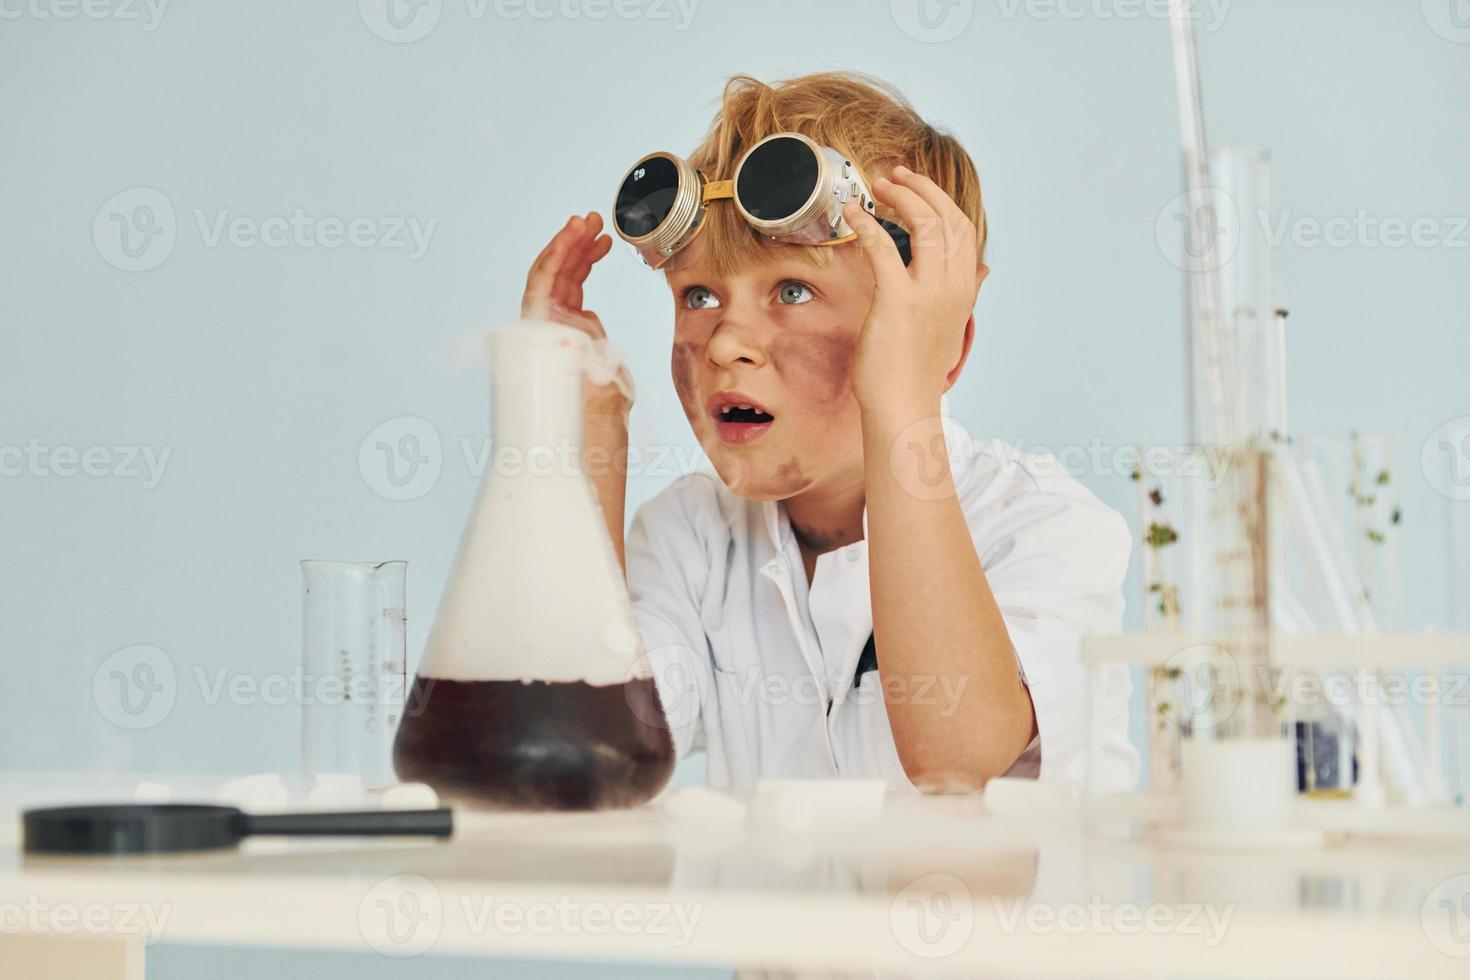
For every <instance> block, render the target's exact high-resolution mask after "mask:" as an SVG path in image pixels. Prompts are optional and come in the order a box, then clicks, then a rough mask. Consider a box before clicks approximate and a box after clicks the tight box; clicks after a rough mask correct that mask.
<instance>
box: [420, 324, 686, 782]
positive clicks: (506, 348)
mask: <svg viewBox="0 0 1470 980" xmlns="http://www.w3.org/2000/svg"><path fill="white" fill-rule="evenodd" d="M588 342H589V339H588V337H587V335H586V334H584V333H582V332H580V331H578V330H574V329H571V328H568V327H563V326H557V325H552V324H522V325H520V326H516V327H510V328H505V329H501V330H496V331H493V332H492V333H491V334H490V351H491V371H492V388H493V396H492V409H491V422H492V430H493V440H492V452H491V466H490V468H489V469H488V470H487V472H486V474H485V477H484V480H483V481H482V483H481V486H480V492H479V496H478V498H477V500H476V503H475V507H474V511H473V512H472V513H471V514H470V518H469V522H468V524H467V526H466V528H465V531H464V535H463V537H462V538H461V540H460V546H459V554H458V556H457V558H456V560H455V564H454V569H453V571H452V572H451V573H450V577H449V580H448V582H447V583H446V585H445V588H444V595H443V598H442V599H441V600H440V605H439V612H438V615H437V616H436V617H435V620H434V626H433V629H432V630H431V631H430V634H429V639H428V644H427V648H426V650H425V651H424V657H423V660H422V662H421V663H420V664H419V668H418V673H417V676H416V677H415V679H414V684H413V688H412V691H411V695H410V696H411V699H412V703H413V705H414V708H413V710H412V711H410V712H408V713H407V714H406V715H405V717H404V720H403V724H402V725H401V726H400V728H399V731H398V737H397V741H396V743H395V747H394V762H395V764H396V766H397V769H398V774H399V776H400V777H402V778H403V779H404V780H409V781H418V782H425V783H428V784H429V785H430V786H432V787H434V789H435V790H436V791H437V792H438V793H439V796H440V798H441V799H448V800H454V801H456V802H459V803H462V804H466V805H470V806H477V807H484V808H491V809H532V810H538V809H568V810H571V809H598V808H602V807H617V806H632V805H635V804H638V803H642V802H644V801H645V800H647V799H649V798H650V797H652V796H653V794H654V793H656V792H658V791H659V790H660V789H662V788H663V786H664V785H665V784H666V783H667V782H668V780H669V777H670V775H672V773H673V768H674V749H673V742H672V739H671V737H670V734H669V730H668V725H667V724H666V723H665V722H664V716H663V712H662V709H661V707H660V705H659V701H658V694H657V691H656V689H655V687H654V681H653V678H652V676H651V675H650V674H649V671H648V668H647V666H646V658H644V657H643V656H642V653H643V650H642V646H643V645H642V641H641V640H640V638H639V634H638V629H637V626H636V624H635V622H634V620H633V612H632V607H631V604H630V603H629V600H628V592H627V586H626V583H625V582H624V580H623V576H622V571H621V569H620V568H619V566H618V561H617V558H616V556H615V554H614V553H613V549H612V544H611V542H610V540H609V538H608V534H607V525H606V524H605V523H604V518H603V514H602V510H601V508H600V507H599V506H598V503H597V499H596V496H595V494H594V492H593V489H592V485H591V484H590V483H589V482H588V480H587V478H586V476H585V474H584V473H583V471H582V461H581V438H582V411H583V409H582V404H583V401H582V391H583V378H584V360H585V358H586V355H587V344H588Z"/></svg>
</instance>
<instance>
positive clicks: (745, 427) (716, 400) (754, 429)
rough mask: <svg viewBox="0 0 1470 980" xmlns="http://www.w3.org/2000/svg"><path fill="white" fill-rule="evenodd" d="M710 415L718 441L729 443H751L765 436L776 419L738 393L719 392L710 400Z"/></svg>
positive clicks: (762, 407) (760, 406)
mask: <svg viewBox="0 0 1470 980" xmlns="http://www.w3.org/2000/svg"><path fill="white" fill-rule="evenodd" d="M710 415H711V416H713V418H714V420H715V430H716V431H717V432H718V433H719V435H720V439H721V440H723V441H725V442H730V443H746V442H753V441H754V440H756V439H759V438H760V437H761V436H763V435H765V434H766V432H767V431H768V430H769V429H770V427H771V423H772V422H774V421H776V417H775V416H774V415H772V414H771V413H770V412H768V411H766V409H765V407H764V406H762V405H760V404H759V403H757V402H755V401H753V400H752V399H749V398H747V397H745V396H744V395H741V394H740V393H739V392H719V393H718V394H716V395H715V397H713V398H711V399H710Z"/></svg>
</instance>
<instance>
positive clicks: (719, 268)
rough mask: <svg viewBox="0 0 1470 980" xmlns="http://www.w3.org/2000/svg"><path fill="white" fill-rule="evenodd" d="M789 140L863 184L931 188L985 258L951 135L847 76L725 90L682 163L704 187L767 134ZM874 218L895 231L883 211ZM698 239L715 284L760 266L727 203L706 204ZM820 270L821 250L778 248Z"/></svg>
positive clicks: (758, 243)
mask: <svg viewBox="0 0 1470 980" xmlns="http://www.w3.org/2000/svg"><path fill="white" fill-rule="evenodd" d="M781 132H795V133H801V134H802V135H803V136H807V137H809V138H811V139H813V140H815V141H816V142H817V143H820V144H821V145H823V146H830V147H831V148H832V149H834V150H836V151H837V152H839V153H841V154H842V155H843V156H845V157H847V158H848V159H850V160H852V161H854V162H855V163H857V165H858V169H859V170H860V171H861V172H862V174H863V176H864V177H866V178H867V179H868V180H869V181H872V180H875V179H877V178H878V177H880V176H883V177H886V176H887V175H888V174H889V173H890V171H892V169H893V168H894V167H895V166H898V165H900V164H902V165H903V166H906V167H908V168H909V169H910V170H912V171H914V172H915V173H919V174H923V175H924V176H926V177H928V178H930V179H931V180H933V181H934V182H935V183H936V184H938V185H939V186H940V187H941V188H943V189H944V191H945V192H946V193H948V194H949V196H950V197H952V198H953V199H954V201H955V203H956V204H958V205H959V207H960V210H962V211H964V212H965V214H966V215H968V216H969V218H970V220H971V221H972V222H974V225H975V233H976V249H977V254H978V255H979V256H980V257H981V258H982V259H983V258H984V257H985V237H986V226H985V205H984V201H983V200H982V198H981V195H980V177H979V175H978V174H977V173H976V172H975V164H974V162H973V161H972V160H971V159H970V155H969V154H968V153H966V152H965V149H964V147H962V146H960V143H959V140H957V139H955V138H954V137H953V136H952V135H950V134H949V133H946V132H942V131H941V130H938V129H936V128H935V127H933V126H931V125H929V124H928V123H927V122H925V121H924V120H923V118H921V117H920V116H919V114H918V113H917V112H915V111H914V108H913V106H911V105H909V102H908V100H907V99H906V98H904V96H903V94H902V93H901V92H899V91H898V89H896V88H894V87H893V86H891V85H889V84H887V83H886V82H882V81H879V80H878V79H876V78H871V77H869V76H866V75H861V74H858V73H856V72H821V73H818V74H814V75H801V76H798V77H796V78H790V79H786V80H784V81H778V82H776V83H775V84H774V85H767V84H766V83H765V82H762V81H760V80H759V79H756V78H753V77H752V76H750V75H735V76H733V77H732V78H731V79H730V80H729V81H728V82H726V83H725V90H724V94H723V96H722V98H721V105H720V111H719V112H718V113H717V114H716V115H715V119H714V122H713V123H712V124H711V126H710V129H709V132H708V133H707V134H706V135H705V138H704V140H703V142H701V143H700V144H699V147H698V148H697V149H695V151H694V152H693V153H692V154H690V156H689V163H690V164H691V165H692V166H693V167H694V168H695V169H696V170H699V171H702V172H703V173H704V175H705V177H707V178H708V179H710V180H728V179H730V178H731V177H733V176H734V175H735V173H734V172H735V164H736V163H737V162H738V161H739V160H740V156H741V154H743V153H744V152H745V150H746V149H747V148H748V147H750V146H753V145H754V144H755V143H757V142H759V141H760V140H761V139H764V138H765V137H767V136H769V135H771V134H772V133H781ZM877 215H878V217H879V218H887V219H889V220H892V221H898V223H899V224H903V222H902V221H901V220H900V219H899V217H898V215H897V214H895V213H893V211H892V210H891V209H890V208H888V207H886V206H885V205H883V204H881V203H880V204H878V208H877ZM704 221H705V226H704V227H703V228H701V229H700V232H699V236H700V237H701V238H704V239H705V240H706V244H705V248H706V254H707V255H708V256H709V258H710V260H711V261H712V262H713V263H714V268H715V270H716V272H717V273H718V274H720V275H731V274H734V273H738V272H742V271H744V270H746V269H747V268H750V267H752V266H755V265H758V264H759V263H762V262H764V261H768V260H769V258H770V257H771V256H770V253H769V252H768V251H767V250H766V248H765V247H764V245H763V244H762V239H761V238H760V236H759V235H758V234H757V233H756V231H755V230H754V229H753V228H751V227H750V226H749V225H747V224H746V223H745V222H744V221H742V220H741V218H740V215H739V213H738V212H737V211H736V210H735V207H734V205H733V204H732V203H731V202H729V201H721V202H718V203H715V204H712V205H711V206H710V207H709V208H708V210H707V212H706V214H705V218H704ZM776 247H778V248H781V249H790V250H792V251H793V252H798V253H801V254H802V255H803V257H804V258H805V259H806V260H807V261H809V262H811V263H813V264H814V265H819V266H825V265H827V264H828V263H829V262H830V261H831V260H832V256H831V254H830V251H829V250H828V249H826V248H821V247H818V246H814V245H779V246H776Z"/></svg>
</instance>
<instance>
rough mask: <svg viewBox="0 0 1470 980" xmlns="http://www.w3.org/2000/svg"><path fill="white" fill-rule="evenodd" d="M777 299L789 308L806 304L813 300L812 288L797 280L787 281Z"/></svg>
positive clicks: (782, 285)
mask: <svg viewBox="0 0 1470 980" xmlns="http://www.w3.org/2000/svg"><path fill="white" fill-rule="evenodd" d="M777 297H778V299H779V301H780V302H781V303H784V304H785V305H787V306H795V305H797V304H799V303H806V302H809V301H810V300H811V298H812V287H810V286H808V285H807V284H806V283H804V282H800V281H799V280H796V279H787V280H786V281H785V282H783V283H782V284H781V289H780V291H779V292H778V293H777Z"/></svg>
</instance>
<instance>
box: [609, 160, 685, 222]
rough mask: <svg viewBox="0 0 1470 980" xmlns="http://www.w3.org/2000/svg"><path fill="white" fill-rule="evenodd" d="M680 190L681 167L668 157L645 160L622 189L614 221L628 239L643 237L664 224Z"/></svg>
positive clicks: (633, 171)
mask: <svg viewBox="0 0 1470 980" xmlns="http://www.w3.org/2000/svg"><path fill="white" fill-rule="evenodd" d="M678 191H679V168H678V167H676V166H675V165H674V161H672V160H670V159H668V158H667V157H661V156H654V157H649V158H648V159H646V160H643V161H642V162H640V163H639V164H638V166H636V167H634V168H633V170H632V171H631V172H630V173H629V174H628V177H627V179H626V180H624V181H623V186H622V187H620V188H618V197H617V201H616V202H615V203H614V205H613V220H614V221H615V222H616V223H617V228H618V231H619V233H621V234H622V235H623V237H625V238H642V237H644V236H645V235H649V234H652V233H653V230H654V229H655V228H657V227H658V226H659V225H661V224H663V223H664V219H665V218H667V217H668V216H669V212H670V211H671V210H673V207H674V199H675V197H676V195H677V194H678Z"/></svg>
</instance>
